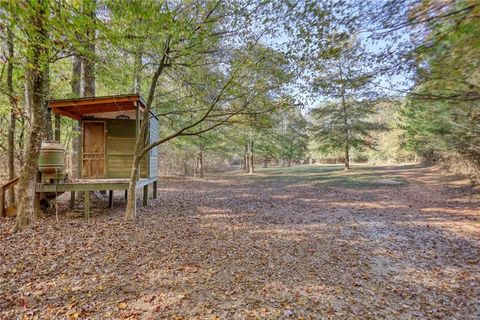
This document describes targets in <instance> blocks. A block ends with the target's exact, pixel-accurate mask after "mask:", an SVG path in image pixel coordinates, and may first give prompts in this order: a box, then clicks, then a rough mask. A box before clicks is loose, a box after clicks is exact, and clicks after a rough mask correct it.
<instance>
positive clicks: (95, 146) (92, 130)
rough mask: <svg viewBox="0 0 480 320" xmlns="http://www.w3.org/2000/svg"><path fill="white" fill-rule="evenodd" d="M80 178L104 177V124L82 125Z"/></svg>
mask: <svg viewBox="0 0 480 320" xmlns="http://www.w3.org/2000/svg"><path fill="white" fill-rule="evenodd" d="M82 176H83V177H84V178H102V177H104V176H105V123H104V122H84V123H83V157H82Z"/></svg>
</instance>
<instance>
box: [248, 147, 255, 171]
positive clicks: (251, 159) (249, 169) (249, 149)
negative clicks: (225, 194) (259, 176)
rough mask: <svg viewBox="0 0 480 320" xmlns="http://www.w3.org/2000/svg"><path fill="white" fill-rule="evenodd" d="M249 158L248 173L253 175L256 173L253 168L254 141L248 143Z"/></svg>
mask: <svg viewBox="0 0 480 320" xmlns="http://www.w3.org/2000/svg"><path fill="white" fill-rule="evenodd" d="M247 158H248V173H250V174H252V173H254V171H255V170H254V167H253V141H250V142H249V143H248V153H247Z"/></svg>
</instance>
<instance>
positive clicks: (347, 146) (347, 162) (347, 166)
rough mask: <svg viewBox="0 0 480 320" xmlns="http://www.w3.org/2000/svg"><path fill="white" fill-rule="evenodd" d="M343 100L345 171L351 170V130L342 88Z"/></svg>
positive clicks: (341, 75)
mask: <svg viewBox="0 0 480 320" xmlns="http://www.w3.org/2000/svg"><path fill="white" fill-rule="evenodd" d="M339 71H340V79H341V80H342V79H343V73H342V66H341V65H340V66H339ZM341 88H342V89H341V92H340V94H341V98H342V109H343V125H344V127H345V128H344V131H345V170H349V169H350V130H349V128H348V112H347V102H346V100H345V89H344V87H343V82H342V87H341Z"/></svg>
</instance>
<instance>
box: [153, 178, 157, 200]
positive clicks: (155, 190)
mask: <svg viewBox="0 0 480 320" xmlns="http://www.w3.org/2000/svg"><path fill="white" fill-rule="evenodd" d="M152 197H153V199H157V181H154V182H153V194H152Z"/></svg>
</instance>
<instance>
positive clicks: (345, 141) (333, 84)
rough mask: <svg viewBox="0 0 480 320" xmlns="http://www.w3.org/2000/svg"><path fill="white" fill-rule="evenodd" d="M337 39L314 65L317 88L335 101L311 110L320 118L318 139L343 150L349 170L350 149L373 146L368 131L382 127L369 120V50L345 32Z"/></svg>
mask: <svg viewBox="0 0 480 320" xmlns="http://www.w3.org/2000/svg"><path fill="white" fill-rule="evenodd" d="M333 38H334V39H336V41H332V43H334V45H335V46H334V47H333V48H331V50H329V51H322V52H320V53H319V57H318V60H317V61H318V63H317V64H316V65H315V66H314V70H315V71H316V77H315V79H314V83H313V86H314V89H315V90H317V92H318V93H319V94H321V95H322V96H325V97H328V98H330V99H332V100H333V101H332V102H330V103H327V104H325V105H323V106H319V107H317V108H316V109H315V110H313V111H312V116H313V117H314V119H315V120H316V121H317V122H316V125H314V126H313V127H312V129H313V130H317V132H316V133H314V136H315V139H316V140H317V141H318V142H319V143H320V144H321V145H322V148H326V150H327V149H330V148H334V149H338V148H339V147H340V146H341V148H343V150H344V163H345V169H346V170H348V169H350V151H351V148H352V147H353V148H359V147H366V146H371V143H370V142H369V139H367V136H368V133H369V132H370V131H372V130H379V129H380V127H378V126H377V125H376V124H374V123H372V122H370V121H368V120H367V119H368V117H369V115H370V114H371V113H372V112H373V111H374V108H373V107H374V105H373V104H372V103H371V102H369V101H371V100H372V99H373V94H372V88H371V87H370V80H371V78H372V76H371V74H370V73H371V72H372V71H371V69H369V68H368V67H369V66H368V64H365V61H366V59H367V56H366V52H365V51H364V50H363V48H362V46H361V43H360V42H359V41H358V39H356V37H355V36H349V35H347V33H345V32H339V33H336V34H333Z"/></svg>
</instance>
